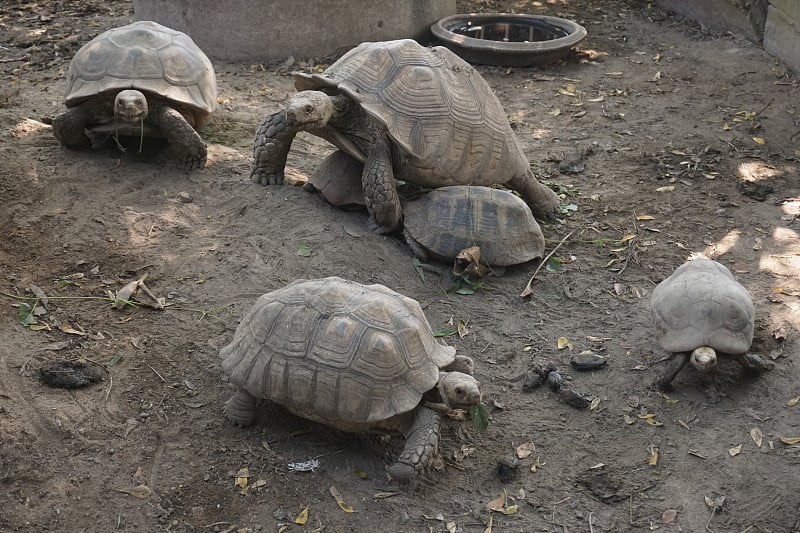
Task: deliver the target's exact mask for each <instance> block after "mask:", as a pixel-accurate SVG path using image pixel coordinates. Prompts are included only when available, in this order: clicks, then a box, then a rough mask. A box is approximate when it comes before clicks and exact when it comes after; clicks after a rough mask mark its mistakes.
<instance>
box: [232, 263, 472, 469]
mask: <svg viewBox="0 0 800 533" xmlns="http://www.w3.org/2000/svg"><path fill="white" fill-rule="evenodd" d="M220 355H221V356H222V358H223V362H222V367H223V368H224V369H225V370H226V371H227V372H228V373H229V374H230V381H231V383H233V384H234V385H235V386H236V393H235V394H234V395H233V396H232V397H231V398H230V399H229V400H228V402H227V403H226V404H225V415H226V417H227V418H228V419H229V420H230V421H232V422H233V423H235V424H238V425H247V424H250V423H252V422H253V420H254V418H255V408H256V399H257V398H267V399H269V400H271V401H272V402H274V403H276V404H279V405H282V406H283V407H285V408H286V409H288V410H289V411H291V412H292V413H294V414H296V415H298V416H301V417H303V418H307V419H310V420H314V421H316V422H320V423H322V424H326V425H328V426H332V427H334V428H336V429H339V430H342V431H351V432H361V431H372V432H378V433H403V434H405V435H406V437H407V442H406V445H405V449H404V450H403V452H402V454H401V455H400V457H399V459H398V460H397V462H396V463H394V464H393V465H392V466H391V467H390V468H389V473H390V475H391V476H392V478H393V479H395V480H397V481H398V482H401V483H406V482H410V481H411V480H413V479H414V478H415V476H416V473H417V471H419V470H421V469H422V468H424V467H425V466H426V465H427V464H428V463H429V461H430V460H431V458H432V457H433V456H434V455H435V454H436V451H437V449H438V443H439V425H440V411H446V410H447V409H449V408H465V409H468V408H469V407H471V406H472V405H476V404H478V403H480V401H481V392H480V384H479V383H478V382H477V381H476V380H475V378H473V377H472V375H470V374H471V372H472V368H473V367H472V361H471V360H470V359H469V358H467V357H461V356H456V355H455V349H454V348H453V347H451V346H445V345H443V344H440V343H438V342H437V340H436V338H435V337H434V335H433V333H432V331H431V328H430V325H429V324H428V321H427V319H426V318H425V315H424V314H423V312H422V309H421V308H420V306H419V304H418V303H417V302H416V301H415V300H412V299H411V298H408V297H406V296H403V295H402V294H399V293H397V292H395V291H392V290H391V289H388V288H387V287H384V286H383V285H361V284H359V283H356V282H353V281H348V280H344V279H341V278H336V277H330V278H324V279H316V280H297V281H294V282H292V283H290V284H289V285H287V286H286V287H284V288H282V289H278V290H276V291H273V292H270V293H267V294H264V295H263V296H261V297H260V298H259V299H258V300H257V301H256V303H255V305H254V306H253V308H252V309H251V310H250V311H249V312H248V313H247V314H246V315H245V317H244V318H243V319H242V321H241V323H240V324H239V326H238V328H237V329H236V333H235V334H234V337H233V341H232V342H231V343H230V344H228V345H227V346H225V347H224V348H222V350H221V351H220ZM442 402H444V403H442Z"/></svg>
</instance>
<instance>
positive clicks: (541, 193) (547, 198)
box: [506, 170, 561, 220]
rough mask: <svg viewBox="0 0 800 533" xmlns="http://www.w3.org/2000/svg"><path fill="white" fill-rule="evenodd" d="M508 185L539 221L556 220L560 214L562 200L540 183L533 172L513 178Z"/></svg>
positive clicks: (529, 171)
mask: <svg viewBox="0 0 800 533" xmlns="http://www.w3.org/2000/svg"><path fill="white" fill-rule="evenodd" d="M506 185H508V187H510V188H511V189H513V190H515V191H517V192H518V193H519V194H520V196H522V199H523V200H525V203H526V204H528V206H530V208H531V211H532V212H533V216H534V217H536V218H538V219H539V220H555V218H556V217H557V216H558V214H559V213H560V207H561V199H560V198H559V197H558V195H557V194H556V193H555V192H553V190H552V189H551V188H550V187H547V186H545V185H542V184H541V183H539V180H537V179H536V176H534V175H533V171H531V170H528V172H527V173H526V174H525V175H523V176H516V177H514V178H512V179H511V180H510V181H509V182H508V183H506Z"/></svg>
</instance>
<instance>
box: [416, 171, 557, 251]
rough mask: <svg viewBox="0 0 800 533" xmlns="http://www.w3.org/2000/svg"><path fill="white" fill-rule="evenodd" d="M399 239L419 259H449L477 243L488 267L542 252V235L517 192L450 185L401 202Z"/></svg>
mask: <svg viewBox="0 0 800 533" xmlns="http://www.w3.org/2000/svg"><path fill="white" fill-rule="evenodd" d="M403 211H404V213H405V218H404V223H403V237H404V238H405V240H406V242H407V243H408V246H409V247H410V248H411V250H412V251H413V252H414V255H416V256H417V258H419V259H420V260H421V261H427V260H428V259H429V258H432V259H438V260H448V261H452V260H453V259H455V258H456V256H457V255H458V253H459V252H461V251H462V250H464V249H465V248H469V247H470V246H478V247H479V248H480V253H481V261H482V262H484V263H486V264H488V265H493V266H508V265H516V264H519V263H525V262H527V261H530V260H532V259H535V258H537V257H542V255H543V253H544V235H542V230H541V228H540V227H539V224H538V223H537V222H536V220H535V219H534V218H533V213H531V210H530V209H529V208H528V206H527V205H526V204H525V202H523V201H522V200H521V199H520V198H519V197H518V196H516V195H514V194H513V193H511V192H509V191H504V190H500V189H492V188H490V187H472V186H468V185H454V186H450V187H441V188H439V189H434V190H432V191H430V192H429V193H427V194H425V195H424V196H422V197H421V198H419V199H417V200H414V201H411V202H405V203H404V204H403Z"/></svg>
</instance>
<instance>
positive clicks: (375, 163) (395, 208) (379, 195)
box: [361, 138, 402, 233]
mask: <svg viewBox="0 0 800 533" xmlns="http://www.w3.org/2000/svg"><path fill="white" fill-rule="evenodd" d="M361 185H362V188H363V189H364V201H365V202H366V204H367V211H369V214H370V217H369V226H370V229H372V230H374V231H377V232H378V233H391V232H393V231H394V230H396V229H398V228H399V227H400V219H401V217H402V211H401V209H400V197H399V196H398V194H397V186H396V185H395V182H394V169H393V168H392V156H391V154H390V152H389V141H388V140H387V139H385V138H384V139H381V140H380V141H378V142H377V143H376V144H375V146H373V147H372V149H371V150H370V152H369V155H368V156H367V160H366V162H365V163H364V173H363V174H362V175H361Z"/></svg>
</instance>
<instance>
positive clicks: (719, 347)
mask: <svg viewBox="0 0 800 533" xmlns="http://www.w3.org/2000/svg"><path fill="white" fill-rule="evenodd" d="M650 312H651V315H652V318H653V322H654V324H655V328H656V338H657V339H658V342H659V344H660V345H661V347H662V348H663V349H664V350H667V351H669V352H674V356H673V358H672V360H671V361H670V362H669V364H668V365H667V368H666V370H665V371H664V373H663V374H662V376H661V377H660V378H659V379H658V381H657V384H658V386H659V387H660V388H662V389H665V388H668V387H669V386H670V384H671V383H672V380H673V379H674V378H675V376H677V375H678V372H680V370H681V368H683V367H684V366H685V365H686V363H687V362H689V361H690V362H691V364H692V366H694V367H695V368H696V369H698V370H700V371H701V372H703V373H708V372H711V371H712V370H713V369H714V368H715V367H716V364H717V351H719V352H722V353H725V354H728V355H731V356H733V357H734V358H735V359H736V360H737V361H738V362H739V363H740V364H741V365H742V367H743V368H744V369H745V370H748V371H753V372H758V371H760V370H763V369H764V368H765V367H766V364H765V363H764V361H763V359H762V358H761V357H760V356H758V355H756V354H753V353H748V352H747V350H749V349H750V345H751V343H752V341H753V329H754V323H755V312H754V307H753V301H752V300H751V299H750V295H749V294H748V293H747V289H745V288H744V287H743V286H742V285H741V284H739V282H737V281H736V280H735V279H734V277H733V274H731V272H730V270H728V269H727V268H726V267H725V265H722V264H721V263H718V262H717V261H713V260H711V259H708V258H705V257H702V256H699V257H695V258H692V259H691V260H690V261H687V262H686V263H684V264H682V265H681V266H679V267H678V268H677V269H675V272H673V273H672V275H671V276H669V277H668V278H666V279H665V280H663V281H662V282H661V283H659V284H658V285H657V286H656V288H655V289H654V290H653V295H652V298H651V301H650Z"/></svg>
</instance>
